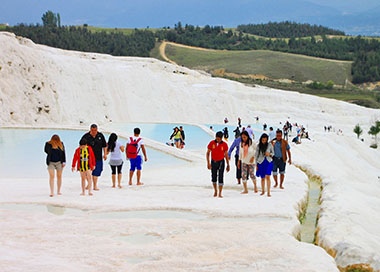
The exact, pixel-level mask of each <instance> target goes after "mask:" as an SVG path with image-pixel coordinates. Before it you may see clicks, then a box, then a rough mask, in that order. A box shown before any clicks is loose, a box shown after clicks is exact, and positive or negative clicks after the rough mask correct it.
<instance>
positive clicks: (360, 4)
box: [0, 0, 380, 28]
mask: <svg viewBox="0 0 380 272" xmlns="http://www.w3.org/2000/svg"><path fill="white" fill-rule="evenodd" d="M0 1H1V3H0V6H1V9H0V23H8V24H10V25H16V24H18V23H26V24H37V23H39V24H41V22H42V21H41V16H42V14H44V13H45V12H46V11H48V10H51V11H53V12H55V13H59V14H60V16H61V22H62V25H81V24H85V23H86V24H89V25H93V26H103V27H118V28H123V27H125V28H134V27H136V28H144V27H152V28H155V27H163V26H170V27H173V26H174V24H176V23H177V22H179V21H181V22H182V23H184V24H185V23H188V24H192V25H199V26H204V25H206V24H209V25H222V26H224V27H236V26H237V25H238V24H246V23H266V22H268V21H284V20H290V21H296V22H308V20H309V21H310V22H308V23H311V24H314V23H317V24H322V25H325V26H330V25H329V24H331V22H330V21H328V20H327V19H325V16H330V17H336V14H352V13H357V12H363V11H367V10H371V9H373V8H375V7H380V1H379V0H163V1H158V0H110V1H104V0H101V1H99V0H91V1H90V0H64V1H63V0H0ZM324 22H326V23H324Z"/></svg>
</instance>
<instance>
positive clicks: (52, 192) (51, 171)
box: [48, 168, 55, 197]
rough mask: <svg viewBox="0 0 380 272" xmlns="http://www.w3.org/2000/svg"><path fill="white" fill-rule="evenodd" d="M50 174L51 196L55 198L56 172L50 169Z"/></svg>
mask: <svg viewBox="0 0 380 272" xmlns="http://www.w3.org/2000/svg"><path fill="white" fill-rule="evenodd" d="M48 172H49V185H50V196H51V197H52V196H54V173H55V170H54V169H53V168H48Z"/></svg>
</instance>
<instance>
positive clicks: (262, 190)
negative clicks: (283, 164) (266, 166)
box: [260, 178, 265, 195]
mask: <svg viewBox="0 0 380 272" xmlns="http://www.w3.org/2000/svg"><path fill="white" fill-rule="evenodd" d="M263 194H265V178H261V194H260V195H263Z"/></svg>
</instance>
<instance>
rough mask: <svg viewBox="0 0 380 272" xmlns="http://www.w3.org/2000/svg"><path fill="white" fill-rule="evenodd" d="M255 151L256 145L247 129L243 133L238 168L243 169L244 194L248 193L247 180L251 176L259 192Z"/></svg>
mask: <svg viewBox="0 0 380 272" xmlns="http://www.w3.org/2000/svg"><path fill="white" fill-rule="evenodd" d="M255 153H256V146H255V144H254V142H253V141H252V139H251V138H250V137H249V134H248V132H247V131H243V132H242V133H241V143H240V149H239V161H238V168H239V169H241V175H242V180H243V191H242V192H241V193H242V194H247V193H248V187H247V180H248V177H250V178H251V180H252V182H253V190H254V192H255V193H257V185H256V177H255Z"/></svg>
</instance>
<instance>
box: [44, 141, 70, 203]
mask: <svg viewBox="0 0 380 272" xmlns="http://www.w3.org/2000/svg"><path fill="white" fill-rule="evenodd" d="M45 153H46V154H47V156H46V164H47V166H48V168H47V169H48V172H49V185H50V197H52V196H54V178H55V173H57V195H61V186H62V171H63V168H64V167H65V165H66V152H65V146H64V144H63V142H62V141H61V139H60V138H59V136H58V135H57V134H54V135H53V136H52V137H51V139H50V141H48V142H46V143H45Z"/></svg>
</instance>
